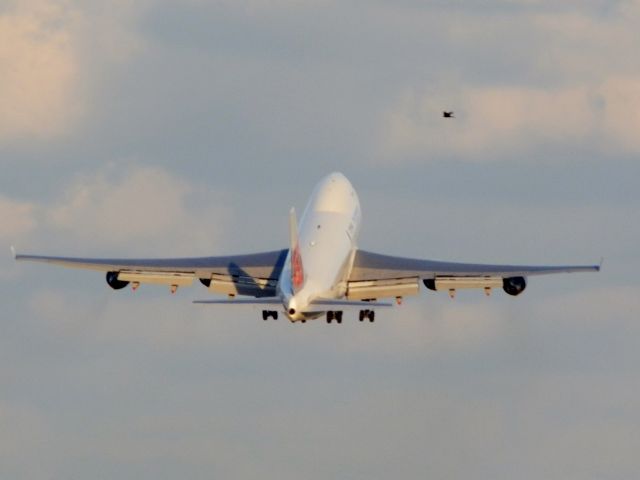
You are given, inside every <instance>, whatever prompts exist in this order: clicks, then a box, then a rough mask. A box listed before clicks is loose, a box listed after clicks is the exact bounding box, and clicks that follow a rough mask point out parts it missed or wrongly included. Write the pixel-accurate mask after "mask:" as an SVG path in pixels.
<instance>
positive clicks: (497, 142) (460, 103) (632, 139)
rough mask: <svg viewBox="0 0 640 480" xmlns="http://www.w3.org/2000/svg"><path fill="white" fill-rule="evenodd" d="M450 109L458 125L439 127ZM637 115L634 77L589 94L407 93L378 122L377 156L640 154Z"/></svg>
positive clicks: (639, 80) (504, 90)
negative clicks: (580, 150)
mask: <svg viewBox="0 0 640 480" xmlns="http://www.w3.org/2000/svg"><path fill="white" fill-rule="evenodd" d="M443 99H451V100H450V101H448V102H447V101H444V100H443ZM452 105H456V108H455V113H456V117H457V118H456V119H454V120H444V119H442V118H441V112H442V110H445V109H448V108H451V107H452ZM638 112H640V77H611V78H609V79H607V80H606V81H605V82H604V83H602V84H600V85H597V86H593V87H590V86H585V85H576V86H572V87H563V88H556V89H543V88H536V87H517V86H490V87H471V86H469V87H460V88H459V89H450V88H446V89H444V90H443V91H428V92H418V91H416V90H409V91H407V92H405V94H404V95H402V97H401V98H400V100H398V101H397V103H396V105H395V106H394V107H393V108H392V109H391V111H390V112H389V113H388V114H387V115H386V116H385V118H384V127H383V135H382V146H381V148H382V150H383V151H384V152H385V155H386V156H387V157H388V158H400V159H401V158H420V159H422V160H429V159H438V158H441V157H442V156H447V155H458V156H460V157H463V158H465V159H468V160H469V161H479V160H480V161H491V160H501V159H503V158H504V157H505V156H512V158H513V156H514V155H515V156H517V157H516V158H518V157H522V155H521V154H522V153H525V152H528V151H529V152H530V151H534V152H535V151H536V150H540V149H544V148H549V147H552V148H553V147H561V148H565V149H567V148H568V149H572V148H574V147H573V146H574V145H580V144H587V145H594V146H595V147H596V148H597V149H599V150H601V151H605V150H612V151H615V152H616V153H638V152H640V138H639V137H638V136H637V135H635V132H637V131H638V130H640V113H638ZM518 154H520V155H518Z"/></svg>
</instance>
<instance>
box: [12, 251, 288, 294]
mask: <svg viewBox="0 0 640 480" xmlns="http://www.w3.org/2000/svg"><path fill="white" fill-rule="evenodd" d="M287 253H288V250H286V249H285V250H275V251H271V252H261V253H253V254H248V255H229V256H220V257H191V258H143V259H134V258H73V257H49V256H42V255H15V259H16V260H18V261H31V262H42V263H49V264H51V265H57V266H62V267H70V268H82V269H88V270H97V271H102V272H107V282H108V283H109V284H110V285H111V286H112V287H114V288H122V287H124V286H126V285H127V283H128V282H134V283H137V284H140V283H155V284H166V285H176V286H178V285H189V284H191V282H192V281H193V279H196V278H197V279H200V281H201V282H202V283H203V284H204V285H206V286H207V287H209V288H210V290H212V291H215V292H220V293H227V294H234V295H235V294H239V295H250V296H264V297H266V296H272V295H274V294H275V285H276V283H277V280H278V277H279V275H280V272H281V271H282V268H283V265H284V262H285V259H286V256H287Z"/></svg>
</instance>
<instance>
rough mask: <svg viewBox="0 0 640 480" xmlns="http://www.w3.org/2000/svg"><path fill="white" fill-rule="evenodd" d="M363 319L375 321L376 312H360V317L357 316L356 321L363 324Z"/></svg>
mask: <svg viewBox="0 0 640 480" xmlns="http://www.w3.org/2000/svg"><path fill="white" fill-rule="evenodd" d="M365 318H368V319H369V321H370V322H373V321H375V319H376V312H374V311H373V310H360V315H358V320H360V321H361V322H363V321H364V319H365Z"/></svg>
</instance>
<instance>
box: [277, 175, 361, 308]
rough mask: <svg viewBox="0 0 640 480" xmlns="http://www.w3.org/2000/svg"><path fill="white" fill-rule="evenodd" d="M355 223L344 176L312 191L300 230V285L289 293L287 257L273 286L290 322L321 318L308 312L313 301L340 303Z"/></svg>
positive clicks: (354, 199)
mask: <svg viewBox="0 0 640 480" xmlns="http://www.w3.org/2000/svg"><path fill="white" fill-rule="evenodd" d="M360 219H361V213H360V201H359V200H358V195H357V194H356V191H355V189H354V188H353V186H352V185H351V183H350V182H349V180H347V178H346V177H345V176H344V175H342V174H341V173H332V174H330V175H328V176H327V177H325V178H324V179H322V180H321V181H320V183H318V185H316V187H315V189H314V191H313V193H312V195H311V198H310V199H309V203H308V204H307V207H306V208H305V211H304V213H303V215H302V218H301V221H300V228H299V243H298V245H299V248H300V256H301V258H302V265H303V270H304V283H303V284H302V287H301V288H300V289H298V290H297V291H296V292H295V293H294V289H293V287H292V280H291V262H290V258H289V257H290V255H291V252H290V253H289V257H287V260H286V262H285V266H284V268H283V271H282V274H281V275H280V279H279V281H278V290H279V291H278V294H279V295H280V297H281V298H282V301H283V306H284V310H285V313H286V314H287V316H288V317H289V319H290V320H292V321H296V320H305V319H307V318H315V317H318V316H320V315H321V314H322V311H320V310H319V311H317V312H315V311H313V310H312V309H310V304H311V302H312V301H313V300H316V299H339V298H342V297H344V295H345V293H346V287H347V278H348V276H349V273H350V271H351V266H352V262H353V258H354V252H355V248H356V239H357V237H358V233H359V231H360Z"/></svg>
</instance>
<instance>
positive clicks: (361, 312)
mask: <svg viewBox="0 0 640 480" xmlns="http://www.w3.org/2000/svg"><path fill="white" fill-rule="evenodd" d="M358 320H360V321H361V322H362V321H363V320H364V310H360V313H359V314H358Z"/></svg>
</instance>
